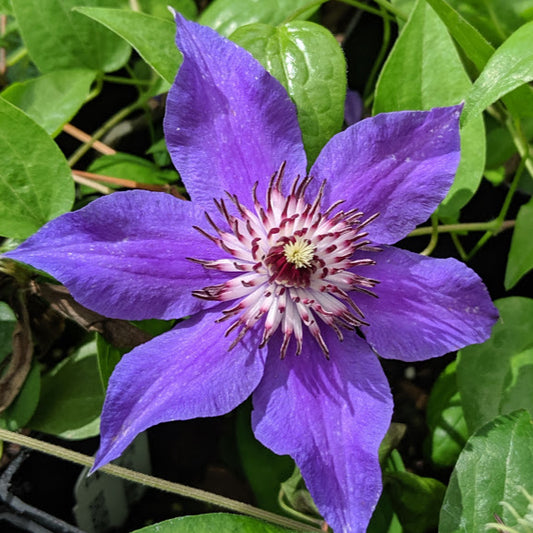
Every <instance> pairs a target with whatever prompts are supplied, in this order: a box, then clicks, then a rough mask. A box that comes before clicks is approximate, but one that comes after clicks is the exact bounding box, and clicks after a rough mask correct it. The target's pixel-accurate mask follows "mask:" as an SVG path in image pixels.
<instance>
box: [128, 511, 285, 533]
mask: <svg viewBox="0 0 533 533" xmlns="http://www.w3.org/2000/svg"><path fill="white" fill-rule="evenodd" d="M213 531H216V532H217V533H237V532H238V533H292V530H290V529H285V528H283V527H279V526H274V525H272V524H267V523H266V522H262V521H261V520H257V519H256V518H251V517H249V516H240V515H235V514H227V513H211V514H202V515H198V516H182V517H180V518H172V519H171V520H166V521H165V522H159V524H154V525H152V526H148V527H143V528H142V529H136V530H135V531H132V533H212V532H213Z"/></svg>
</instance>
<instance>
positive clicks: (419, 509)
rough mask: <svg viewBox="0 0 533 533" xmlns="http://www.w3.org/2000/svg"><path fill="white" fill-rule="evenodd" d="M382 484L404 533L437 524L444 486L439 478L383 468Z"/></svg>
mask: <svg viewBox="0 0 533 533" xmlns="http://www.w3.org/2000/svg"><path fill="white" fill-rule="evenodd" d="M384 485H385V486H386V487H387V493H388V494H389V495H390V498H391V501H392V507H393V509H394V511H395V512H396V513H397V515H398V517H399V519H400V523H401V524H402V527H403V531H404V533H418V532H420V531H428V530H431V529H433V528H435V527H436V525H437V523H438V512H439V509H440V506H441V504H442V500H443V498H444V492H445V490H446V487H445V486H444V485H443V484H442V483H441V482H440V481H437V480H436V479H432V478H428V477H421V476H417V475H416V474H413V473H411V472H386V473H385V475H384Z"/></svg>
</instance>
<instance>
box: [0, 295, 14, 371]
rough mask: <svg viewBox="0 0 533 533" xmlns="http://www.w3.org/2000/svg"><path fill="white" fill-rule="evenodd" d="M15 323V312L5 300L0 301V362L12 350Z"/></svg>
mask: <svg viewBox="0 0 533 533" xmlns="http://www.w3.org/2000/svg"><path fill="white" fill-rule="evenodd" d="M16 325H17V317H16V316H15V313H14V312H13V310H12V309H11V307H9V305H7V304H6V303H5V302H0V363H1V362H2V361H3V360H4V359H5V358H6V356H8V355H9V354H10V353H11V352H12V350H13V347H12V339H13V331H14V330H15V326H16Z"/></svg>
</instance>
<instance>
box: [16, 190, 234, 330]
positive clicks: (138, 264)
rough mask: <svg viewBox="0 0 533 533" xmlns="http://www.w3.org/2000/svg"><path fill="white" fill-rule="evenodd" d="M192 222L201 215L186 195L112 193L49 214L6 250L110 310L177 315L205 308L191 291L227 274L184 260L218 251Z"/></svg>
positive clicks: (115, 314)
mask: <svg viewBox="0 0 533 533" xmlns="http://www.w3.org/2000/svg"><path fill="white" fill-rule="evenodd" d="M193 224H197V225H201V226H205V225H206V222H205V218H204V216H203V213H202V212H201V211H200V210H199V209H195V208H194V206H193V204H192V203H191V202H185V201H183V200H178V199H177V198H174V197H173V196H171V195H169V194H165V193H155V192H148V191H129V192H118V193H114V194H112V195H110V196H106V197H102V198H99V199H97V200H95V201H94V202H91V203H90V204H89V205H87V206H86V207H84V208H83V209H80V210H79V211H74V212H72V213H67V214H65V215H62V216H60V217H59V218H56V219H55V220H52V221H51V222H49V223H48V224H46V225H45V226H43V227H42V228H41V229H40V230H39V231H38V232H37V233H36V234H35V235H33V236H32V237H30V238H29V239H28V240H27V241H26V242H24V243H23V244H22V245H20V246H19V247H18V248H17V249H16V250H14V251H12V252H9V253H6V254H5V256H6V257H10V258H12V259H15V260H17V261H22V262H23V263H28V264H30V265H32V266H33V267H35V268H38V269H40V270H44V271H45V272H48V273H49V274H51V275H52V276H54V277H55V278H56V279H58V280H59V281H60V282H61V283H63V284H64V285H65V286H66V287H67V288H68V289H69V290H70V291H71V293H72V295H73V296H74V298H75V299H76V300H77V301H78V302H80V303H81V304H82V305H85V306H86V307H89V308H90V309H93V310H95V311H97V312H98V313H101V314H103V315H106V316H108V317H112V318H123V319H127V320H140V319H144V318H163V319H170V318H178V317H182V316H185V315H188V314H192V313H194V312H197V311H199V310H200V309H202V308H205V307H209V304H208V305H206V302H204V301H201V300H199V299H197V298H194V297H193V296H192V295H191V291H192V290H195V289H200V288H202V287H204V286H206V285H210V284H214V283H220V282H221V281H222V280H224V279H227V274H226V275H224V274H223V273H220V272H218V271H213V270H209V271H208V270H206V269H205V268H204V267H202V266H200V265H198V264H196V263H193V262H192V261H189V260H188V259H186V257H187V256H190V255H191V254H192V255H194V256H195V257H196V258H201V259H210V258H215V257H220V255H221V252H220V250H219V249H218V248H217V247H216V246H215V245H214V244H213V243H212V242H211V241H210V240H209V239H207V238H206V237H204V236H203V235H201V234H200V233H199V232H198V231H196V230H194V229H193V228H192V225H193ZM211 305H212V304H211Z"/></svg>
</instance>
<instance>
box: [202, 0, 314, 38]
mask: <svg viewBox="0 0 533 533" xmlns="http://www.w3.org/2000/svg"><path fill="white" fill-rule="evenodd" d="M308 4H309V0H269V1H268V2H265V1H264V0H215V1H214V2H212V3H211V4H210V5H209V6H208V7H207V9H206V10H205V11H204V12H203V13H202V14H201V15H200V18H199V19H198V22H199V23H200V24H204V25H205V26H211V27H212V28H214V29H215V30H217V31H218V33H220V34H222V35H224V36H226V37H229V36H230V35H231V34H232V33H233V32H234V31H235V30H236V29H237V28H240V27H241V26H246V25H247V24H255V23H257V22H260V23H263V24H271V25H273V26H276V25H277V24H281V23H282V22H283V21H284V20H285V19H287V18H288V17H289V16H291V15H292V14H293V13H295V12H296V11H298V10H300V9H302V8H303V7H305V6H307V5H308ZM317 9H318V7H315V8H312V9H308V10H307V11H305V12H304V13H302V15H301V16H300V17H299V18H300V19H306V18H308V17H310V16H311V15H312V14H313V13H314V12H315V11H316V10H317Z"/></svg>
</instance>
